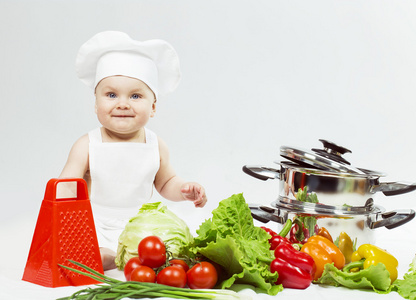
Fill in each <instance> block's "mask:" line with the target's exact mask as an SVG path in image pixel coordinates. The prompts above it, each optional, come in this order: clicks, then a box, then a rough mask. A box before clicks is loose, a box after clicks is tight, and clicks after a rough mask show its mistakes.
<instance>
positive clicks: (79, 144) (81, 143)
mask: <svg viewBox="0 0 416 300" xmlns="http://www.w3.org/2000/svg"><path fill="white" fill-rule="evenodd" d="M89 143H90V140H89V137H88V134H84V135H83V136H81V137H80V138H79V139H77V140H76V141H75V143H74V145H73V146H72V148H73V149H77V150H80V151H82V150H87V151H88V147H89Z"/></svg>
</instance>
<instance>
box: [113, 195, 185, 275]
mask: <svg viewBox="0 0 416 300" xmlns="http://www.w3.org/2000/svg"><path fill="white" fill-rule="evenodd" d="M149 235H156V236H158V237H160V238H161V239H162V240H163V241H164V242H165V244H166V247H167V249H168V250H169V251H170V252H171V253H172V254H173V255H174V256H175V257H180V256H181V254H182V251H183V250H184V249H185V246H186V245H188V244H189V243H191V242H192V241H193V236H192V234H191V232H190V230H189V227H188V226H187V225H186V223H185V222H184V221H183V220H182V219H180V218H179V217H178V216H176V215H175V214H174V213H173V212H171V211H170V210H169V209H168V208H167V207H166V205H164V204H162V203H161V202H155V203H146V204H143V206H142V207H141V208H140V210H139V212H138V213H137V215H136V216H135V217H133V218H131V219H130V221H129V222H128V223H127V225H126V227H125V229H124V231H123V232H122V233H121V235H120V237H119V239H118V248H117V256H116V265H117V268H118V269H120V270H122V269H124V265H125V264H126V262H127V261H128V260H129V259H130V258H132V257H134V256H138V254H137V246H138V245H139V242H140V241H141V240H142V239H143V238H145V237H147V236H149Z"/></svg>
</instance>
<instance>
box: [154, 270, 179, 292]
mask: <svg viewBox="0 0 416 300" xmlns="http://www.w3.org/2000/svg"><path fill="white" fill-rule="evenodd" d="M156 281H157V283H160V284H164V285H169V286H174V287H179V288H183V287H185V286H186V272H185V271H184V269H183V268H182V267H178V266H169V267H166V268H164V269H162V270H161V271H160V272H159V273H158V274H157V278H156Z"/></svg>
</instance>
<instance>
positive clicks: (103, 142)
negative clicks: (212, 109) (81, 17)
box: [59, 31, 207, 269]
mask: <svg viewBox="0 0 416 300" xmlns="http://www.w3.org/2000/svg"><path fill="white" fill-rule="evenodd" d="M76 68H77V74H78V77H79V78H80V79H81V81H82V82H84V83H85V84H86V85H88V86H90V87H91V88H92V89H94V92H95V99H96V100H95V112H96V114H97V117H98V120H99V122H100V123H101V125H102V127H100V128H97V129H94V130H92V131H90V132H89V133H88V134H85V135H84V136H82V137H81V138H79V139H78V140H77V141H76V142H75V144H74V145H73V147H72V149H71V151H70V153H69V156H68V160H67V162H66V164H65V166H64V168H63V170H62V173H61V174H60V176H59V177H60V178H74V177H76V178H84V179H85V180H86V181H87V183H88V187H89V190H90V199H91V205H92V209H93V215H94V222H95V226H96V231H97V237H98V243H99V246H100V252H101V257H102V259H103V267H104V269H111V268H114V267H115V263H114V257H115V254H116V253H115V250H116V248H117V244H118V237H119V235H120V234H121V232H122V231H123V229H124V227H125V224H126V223H127V222H128V220H129V219H130V218H131V217H132V216H134V215H135V214H136V213H137V211H138V210H139V208H140V206H141V205H142V204H143V203H145V202H147V201H149V199H150V198H151V196H152V190H153V185H154V186H155V188H156V190H157V191H158V192H159V193H160V195H162V196H163V197H164V198H166V199H169V200H172V201H182V200H190V201H193V203H194V205H195V207H203V206H204V205H205V203H206V201H207V197H206V194H205V190H204V188H203V187H202V186H201V185H199V184H198V183H195V182H185V181H184V180H183V179H181V178H180V177H178V176H176V173H175V171H174V169H173V168H172V166H171V164H170V162H169V153H168V148H167V146H166V144H165V143H164V142H163V141H162V140H161V139H160V138H158V137H157V136H156V134H155V133H154V132H152V131H150V130H149V129H148V128H146V127H145V126H146V124H147V122H148V121H149V119H150V118H152V117H153V116H154V115H155V112H156V101H157V100H158V99H159V96H160V95H163V94H166V93H169V92H172V91H173V90H174V89H175V88H176V87H177V85H178V83H179V81H180V77H181V75H180V68H179V59H178V56H177V54H176V52H175V50H174V49H173V48H172V46H171V45H170V44H168V43H167V42H165V41H163V40H149V41H143V42H142V41H135V40H133V39H131V38H130V37H129V36H128V35H127V34H125V33H122V32H116V31H107V32H101V33H98V34H97V35H95V36H93V37H92V38H91V39H90V40H88V41H87V42H86V43H85V44H83V45H82V46H81V48H80V49H79V52H78V56H77V60H76Z"/></svg>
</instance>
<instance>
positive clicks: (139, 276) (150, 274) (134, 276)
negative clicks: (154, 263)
mask: <svg viewBox="0 0 416 300" xmlns="http://www.w3.org/2000/svg"><path fill="white" fill-rule="evenodd" d="M130 279H131V281H139V282H156V273H155V271H153V269H151V268H149V267H147V266H138V267H137V268H135V269H134V270H133V271H132V272H131V275H130Z"/></svg>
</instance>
